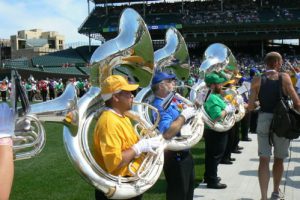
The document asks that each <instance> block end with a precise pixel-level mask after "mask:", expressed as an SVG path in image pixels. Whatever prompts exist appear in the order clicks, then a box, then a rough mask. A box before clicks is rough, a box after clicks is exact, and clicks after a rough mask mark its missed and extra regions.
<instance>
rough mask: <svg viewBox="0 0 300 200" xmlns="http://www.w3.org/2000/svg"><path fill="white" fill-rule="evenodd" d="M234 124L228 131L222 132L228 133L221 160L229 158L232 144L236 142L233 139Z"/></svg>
mask: <svg viewBox="0 0 300 200" xmlns="http://www.w3.org/2000/svg"><path fill="white" fill-rule="evenodd" d="M235 125H236V124H235ZM235 125H234V126H233V127H232V128H231V129H229V130H228V131H226V132H223V134H227V135H228V139H227V144H226V148H225V151H224V155H223V158H222V160H228V161H229V160H230V158H231V152H232V150H233V149H234V144H236V141H235V140H236V127H235Z"/></svg>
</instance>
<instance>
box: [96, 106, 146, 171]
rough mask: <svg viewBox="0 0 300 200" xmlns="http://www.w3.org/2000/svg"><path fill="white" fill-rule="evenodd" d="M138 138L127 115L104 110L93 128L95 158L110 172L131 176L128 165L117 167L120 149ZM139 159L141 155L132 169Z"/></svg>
mask: <svg viewBox="0 0 300 200" xmlns="http://www.w3.org/2000/svg"><path fill="white" fill-rule="evenodd" d="M138 140H139V139H138V137H137V135H136V134H135V132H134V129H133V127H132V124H131V122H130V119H129V118H128V117H123V116H121V115H118V114H117V113H114V112H113V111H112V110H106V111H104V112H103V113H102V114H101V116H100V118H99V120H98V122H97V124H96V128H95V130H94V157H95V160H96V161H97V163H98V164H99V165H100V166H101V167H102V169H104V170H105V171H107V172H108V173H110V174H113V175H121V176H132V174H131V173H130V172H129V170H128V166H124V167H122V168H119V169H117V167H118V166H119V164H120V163H121V161H122V151H124V150H127V149H129V148H130V147H132V146H133V145H134V144H136V143H137V141H138ZM141 161H142V158H141V157H140V158H137V159H136V160H135V161H134V163H133V167H134V169H138V167H139V166H140V163H141Z"/></svg>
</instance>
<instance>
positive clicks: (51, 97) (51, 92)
mask: <svg viewBox="0 0 300 200" xmlns="http://www.w3.org/2000/svg"><path fill="white" fill-rule="evenodd" d="M54 98H55V92H54V89H49V99H50V100H52V99H54Z"/></svg>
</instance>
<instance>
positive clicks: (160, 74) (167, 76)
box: [152, 72, 176, 85]
mask: <svg viewBox="0 0 300 200" xmlns="http://www.w3.org/2000/svg"><path fill="white" fill-rule="evenodd" d="M173 78H176V75H175V74H167V73H165V72H156V73H155V74H154V77H153V79H152V85H155V84H157V83H159V82H161V81H163V80H167V79H173Z"/></svg>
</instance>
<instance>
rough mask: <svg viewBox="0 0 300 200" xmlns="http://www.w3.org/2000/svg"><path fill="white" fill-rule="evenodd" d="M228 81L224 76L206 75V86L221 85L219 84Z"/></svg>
mask: <svg viewBox="0 0 300 200" xmlns="http://www.w3.org/2000/svg"><path fill="white" fill-rule="evenodd" d="M225 81H226V79H225V78H223V77H222V76H220V75H218V74H216V73H214V72H213V73H209V74H206V75H205V83H206V84H214V83H216V84H219V83H224V82H225Z"/></svg>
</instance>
